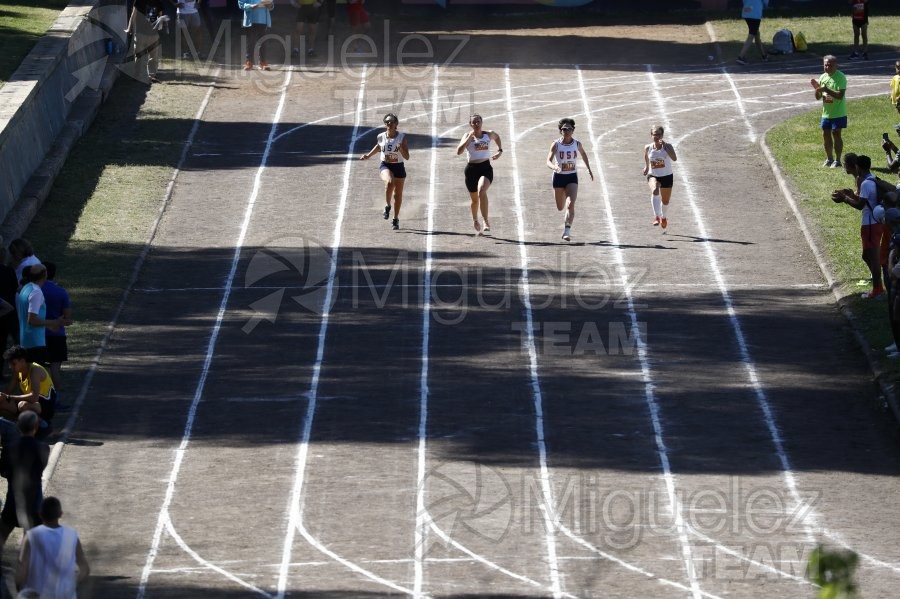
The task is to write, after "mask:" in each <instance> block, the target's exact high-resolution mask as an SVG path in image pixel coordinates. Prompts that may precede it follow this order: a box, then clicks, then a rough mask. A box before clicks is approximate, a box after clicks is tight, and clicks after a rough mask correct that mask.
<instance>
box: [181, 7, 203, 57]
mask: <svg viewBox="0 0 900 599" xmlns="http://www.w3.org/2000/svg"><path fill="white" fill-rule="evenodd" d="M200 2H201V0H177V1H176V2H173V4H175V6H176V7H177V8H178V10H177V13H178V21H177V23H178V25H177V28H178V31H179V32H181V35H183V36H184V38H185V39H187V40H188V41H189V42H190V45H189V46H188V49H190V48H191V46H193V50H194V51H195V52H197V54H198V55H199V56H200V57H201V58H202V57H203V55H204V43H205V37H204V32H203V21H202V20H201V19H200V10H199V9H198V5H199V4H200ZM181 57H182V58H190V57H191V54H190V52H184V53H183V54H182V55H181Z"/></svg>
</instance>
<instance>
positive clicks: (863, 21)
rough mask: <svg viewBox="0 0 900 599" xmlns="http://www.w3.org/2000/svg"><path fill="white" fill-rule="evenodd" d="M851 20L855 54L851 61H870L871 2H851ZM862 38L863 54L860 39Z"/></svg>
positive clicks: (851, 56) (862, 0)
mask: <svg viewBox="0 0 900 599" xmlns="http://www.w3.org/2000/svg"><path fill="white" fill-rule="evenodd" d="M849 2H850V19H851V20H852V22H853V52H851V53H850V60H859V59H860V58H862V59H863V60H869V0H849ZM860 37H862V54H860V53H859V38H860Z"/></svg>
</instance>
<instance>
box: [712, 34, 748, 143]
mask: <svg viewBox="0 0 900 599" xmlns="http://www.w3.org/2000/svg"><path fill="white" fill-rule="evenodd" d="M717 46H718V44H717ZM721 71H722V76H723V77H725V81H727V82H728V87H730V88H731V92H732V93H733V94H734V97H735V98H736V99H737V107H738V112H739V113H740V114H741V118H742V119H743V120H744V125H745V126H746V127H747V136H748V138H749V139H750V143H752V144H755V143H756V131H754V130H753V123H752V122H750V119H748V118H747V107H746V106H745V105H744V97H743V96H742V95H741V94H740V93H738V89H737V85H735V83H734V78H733V77H732V76H731V73H729V72H728V70H727V69H726V68H725V67H722V69H721Z"/></svg>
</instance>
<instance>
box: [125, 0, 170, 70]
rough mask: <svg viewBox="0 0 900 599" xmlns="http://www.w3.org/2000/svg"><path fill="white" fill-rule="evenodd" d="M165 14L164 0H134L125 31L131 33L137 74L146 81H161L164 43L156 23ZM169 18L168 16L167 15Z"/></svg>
mask: <svg viewBox="0 0 900 599" xmlns="http://www.w3.org/2000/svg"><path fill="white" fill-rule="evenodd" d="M164 15H165V11H164V9H163V5H162V0H134V7H133V8H132V9H131V17H130V18H129V19H128V25H127V26H126V27H125V33H128V34H131V36H132V38H133V46H134V61H135V64H136V67H137V70H136V72H135V76H137V77H144V76H145V75H146V77H147V79H146V80H145V81H144V83H147V82H150V83H159V79H157V77H156V75H157V72H158V70H159V62H160V59H161V58H162V44H161V42H160V39H159V31H158V30H157V29H156V28H154V23H156V21H157V19H160V18H161V17H163V16H164ZM166 18H168V17H166Z"/></svg>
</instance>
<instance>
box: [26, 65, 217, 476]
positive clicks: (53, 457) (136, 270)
mask: <svg viewBox="0 0 900 599" xmlns="http://www.w3.org/2000/svg"><path fill="white" fill-rule="evenodd" d="M221 70H222V69H221V68H218V69H216V70H215V72H214V73H213V74H212V79H213V81H216V80H217V79H218V77H219V72H220V71H221ZM215 89H216V86H215V84H210V86H209V89H207V90H206V95H205V96H203V101H202V102H200V106H199V107H198V108H197V112H196V113H195V114H194V124H193V125H192V126H191V131H190V133H188V136H187V139H186V140H185V142H184V147H183V148H182V149H181V156H179V157H178V163H177V164H176V165H175V170H174V171H172V176H171V177H169V182H168V183H167V184H166V192H165V194H164V195H163V199H162V203H161V204H160V206H159V209H158V210H157V212H156V218H155V219H154V220H153V224H152V225H150V234H149V235H148V236H147V241H146V242H145V243H144V247H142V248H141V253H140V254H139V255H138V257H137V260H135V263H134V267H133V268H132V269H131V275H130V276H129V277H128V283H127V284H126V285H125V291H124V292H122V298H121V299H120V300H119V305H118V306H116V311H115V312H113V316H112V318H111V319H110V321H109V322H108V323H107V325H106V332H105V333H104V334H103V339H101V340H100V345H99V346H98V347H97V353H96V354H94V359H93V360H91V363H90V364H89V365H88V368H87V372H86V373H85V375H84V380H83V381H82V382H81V388H80V389H79V390H78V396H77V397H76V398H75V402H74V404H73V405H72V412H71V413H70V414H69V418H68V420H66V424H65V425H64V426H63V429H62V431H61V434H60V439H59V441H57V442H56V443H54V444H53V449H52V450H51V451H50V457H49V459H48V460H47V467H46V468H44V473H43V475H42V479H43V484H44V489H45V491H46V490H47V489H48V488H49V486H50V479H51V477H52V476H53V473H54V472H55V471H56V465H57V464H58V463H59V459H60V457H61V455H62V452H63V449H65V446H66V443H67V442H68V440H69V435H70V434H72V430H73V429H74V428H75V422H76V421H77V420H78V414H79V412H80V411H81V406H82V404H83V403H84V400H85V398H86V397H87V394H88V389H89V388H90V386H91V383H92V382H93V381H94V375H95V374H96V373H97V368H98V367H99V366H100V358H102V357H103V353H104V352H105V351H106V347H107V346H108V345H109V340H110V339H111V338H112V334H113V331H115V329H116V325H118V324H119V318H120V317H121V316H122V312H123V311H124V310H125V305H126V304H127V303H128V300H129V299H131V294H132V292H134V291H135V288H134V286H135V284H136V283H137V280H138V276H139V275H140V273H141V270H142V269H143V268H144V262H146V261H147V256H148V255H150V247H151V246H152V245H153V240H154V239H156V232H157V231H158V230H159V223H160V221H162V217H163V215H164V214H165V213H166V209H167V208H168V207H169V202H170V201H171V199H172V193H173V192H174V191H175V180H176V179H178V175H179V174H180V173H181V169H182V168H183V167H184V162H185V160H187V155H188V153H189V152H190V150H191V148H192V147H193V145H194V138H195V137H196V136H197V131H198V130H199V129H200V123H201V122H202V119H203V114H204V113H205V112H206V107H207V106H208V105H209V99H210V98H211V97H212V93H213V90H215Z"/></svg>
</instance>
